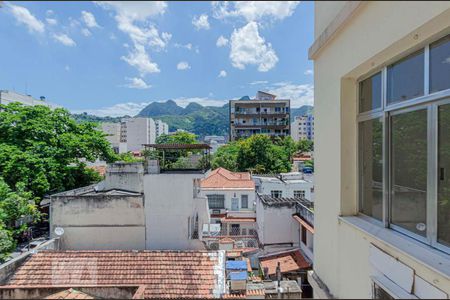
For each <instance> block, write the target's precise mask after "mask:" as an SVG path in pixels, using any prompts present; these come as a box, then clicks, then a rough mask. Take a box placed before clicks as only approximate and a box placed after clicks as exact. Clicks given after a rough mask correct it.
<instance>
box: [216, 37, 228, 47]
mask: <svg viewBox="0 0 450 300" xmlns="http://www.w3.org/2000/svg"><path fill="white" fill-rule="evenodd" d="M226 45H228V39H227V38H226V37H224V36H223V35H221V36H219V38H218V39H217V42H216V46H217V47H224V46H226Z"/></svg>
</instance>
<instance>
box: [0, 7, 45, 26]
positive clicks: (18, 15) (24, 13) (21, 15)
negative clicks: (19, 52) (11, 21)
mask: <svg viewBox="0 0 450 300" xmlns="http://www.w3.org/2000/svg"><path fill="white" fill-rule="evenodd" d="M7 5H8V7H9V9H10V11H11V14H12V15H13V16H14V18H15V19H16V21H17V22H19V23H22V24H24V25H25V26H27V27H28V31H29V32H30V33H33V32H39V33H43V32H44V31H45V25H44V23H43V22H41V21H40V20H38V19H37V18H36V17H35V16H34V15H32V14H31V13H30V11H29V10H28V9H26V8H25V7H23V6H18V5H13V4H11V3H8V4H7Z"/></svg>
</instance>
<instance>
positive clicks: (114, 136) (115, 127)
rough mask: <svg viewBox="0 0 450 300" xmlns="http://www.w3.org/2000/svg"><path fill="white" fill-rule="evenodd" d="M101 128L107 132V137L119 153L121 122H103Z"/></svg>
mask: <svg viewBox="0 0 450 300" xmlns="http://www.w3.org/2000/svg"><path fill="white" fill-rule="evenodd" d="M101 128H102V131H103V132H104V133H106V134H107V136H106V139H107V140H108V142H110V143H111V147H112V148H113V150H114V152H116V153H119V145H120V123H101Z"/></svg>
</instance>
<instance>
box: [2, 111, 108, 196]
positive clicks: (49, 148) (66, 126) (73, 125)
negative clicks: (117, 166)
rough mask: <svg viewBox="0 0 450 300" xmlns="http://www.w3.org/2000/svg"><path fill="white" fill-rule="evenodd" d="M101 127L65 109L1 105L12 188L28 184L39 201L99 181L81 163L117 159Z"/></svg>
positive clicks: (5, 173) (4, 171) (5, 167)
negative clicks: (80, 119)
mask: <svg viewBox="0 0 450 300" xmlns="http://www.w3.org/2000/svg"><path fill="white" fill-rule="evenodd" d="M96 126H97V125H96V124H94V123H90V122H85V123H77V122H76V121H75V120H74V119H73V118H72V117H71V115H70V114H69V112H68V111H67V110H65V109H61V108H58V109H55V110H51V109H50V108H48V107H46V106H42V105H37V106H23V105H21V104H19V103H11V104H8V105H0V173H1V174H2V176H3V178H4V179H5V181H6V183H7V184H8V185H9V186H10V187H16V186H17V184H23V186H24V188H25V189H26V190H28V191H31V192H32V193H33V195H34V196H38V197H41V196H43V195H45V194H47V193H51V192H58V191H63V190H66V189H68V188H73V187H77V186H81V185H83V184H84V183H86V182H92V181H95V180H97V179H98V176H95V174H94V173H93V172H92V171H89V170H86V168H84V165H82V163H81V162H80V160H81V159H82V158H85V159H86V160H87V161H95V160H96V159H102V160H106V161H108V162H111V161H115V159H116V155H115V154H114V152H113V151H112V149H111V147H110V144H109V142H108V141H107V140H106V138H105V134H104V133H103V132H101V131H100V130H98V129H97V127H96Z"/></svg>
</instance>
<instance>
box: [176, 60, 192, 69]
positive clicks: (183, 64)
mask: <svg viewBox="0 0 450 300" xmlns="http://www.w3.org/2000/svg"><path fill="white" fill-rule="evenodd" d="M190 68H191V66H190V65H189V64H188V63H187V62H185V61H180V62H179V63H178V64H177V70H187V69H190Z"/></svg>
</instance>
